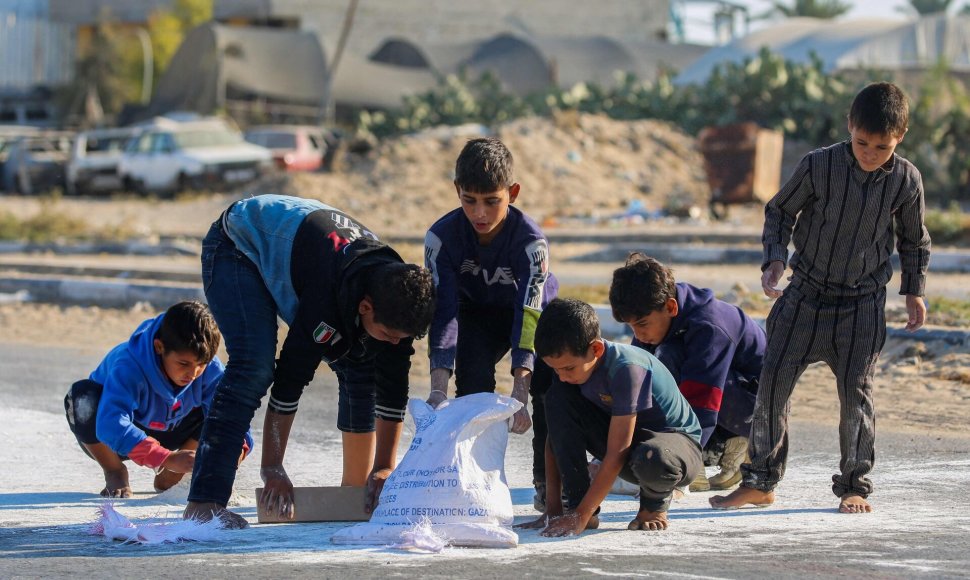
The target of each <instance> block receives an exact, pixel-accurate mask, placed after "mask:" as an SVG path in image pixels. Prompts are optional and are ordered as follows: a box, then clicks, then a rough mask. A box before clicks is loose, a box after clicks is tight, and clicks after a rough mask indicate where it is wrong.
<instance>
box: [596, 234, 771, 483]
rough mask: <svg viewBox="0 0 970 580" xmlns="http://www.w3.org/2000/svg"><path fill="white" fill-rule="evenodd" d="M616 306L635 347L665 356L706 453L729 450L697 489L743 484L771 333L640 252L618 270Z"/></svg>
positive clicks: (613, 300)
mask: <svg viewBox="0 0 970 580" xmlns="http://www.w3.org/2000/svg"><path fill="white" fill-rule="evenodd" d="M610 306H611V308H612V309H613V318H615V319H616V320H617V322H623V323H626V324H628V325H630V328H631V329H632V330H633V334H634V339H633V344H634V345H635V346H639V347H641V348H643V349H646V350H647V351H648V352H650V353H652V354H654V355H655V356H656V357H657V358H659V359H660V361H661V362H662V363H664V366H666V367H667V370H669V371H670V373H671V374H672V375H673V376H674V379H675V380H676V381H677V384H678V386H679V387H680V392H681V393H683V395H684V396H685V397H686V398H687V401H688V402H689V403H690V405H691V408H692V409H693V410H694V413H696V414H697V417H698V419H699V420H700V422H701V427H702V429H703V434H702V436H701V445H702V446H703V447H704V449H705V450H712V448H718V447H720V448H723V452H722V453H717V452H716V450H715V452H714V453H713V455H715V456H716V455H720V458H719V459H718V460H717V464H718V465H720V467H721V472H720V473H719V474H717V475H715V476H713V477H712V478H711V479H710V481H708V480H707V478H706V477H704V474H703V473H701V474H700V476H699V477H698V479H697V480H696V481H694V482H693V483H692V484H691V486H690V487H691V490H693V491H706V490H708V489H727V488H730V487H733V486H735V485H737V484H738V482H740V481H741V472H740V468H741V463H743V462H744V460H745V453H746V451H747V447H748V436H749V434H750V432H751V416H752V414H753V413H754V402H755V398H756V396H757V394H758V377H759V376H760V375H761V365H762V359H764V355H765V331H764V330H763V329H762V328H761V326H759V325H758V323H756V322H755V321H754V320H752V319H751V318H750V317H748V315H746V314H745V313H744V311H742V310H741V309H740V308H738V307H737V306H734V305H733V304H728V303H727V302H724V301H722V300H718V299H717V298H715V297H714V293H713V292H712V291H711V290H709V289H707V288H697V287H695V286H691V285H690V284H686V283H683V282H680V283H676V282H675V281H674V275H673V273H672V272H671V271H670V269H669V268H667V267H666V266H664V265H663V264H661V263H660V262H658V261H657V260H655V259H653V258H650V257H648V256H646V255H644V254H641V253H640V252H634V253H632V254H630V256H629V258H628V259H627V261H626V264H625V265H624V266H623V267H622V268H618V269H617V270H615V271H614V272H613V282H612V284H611V285H610Z"/></svg>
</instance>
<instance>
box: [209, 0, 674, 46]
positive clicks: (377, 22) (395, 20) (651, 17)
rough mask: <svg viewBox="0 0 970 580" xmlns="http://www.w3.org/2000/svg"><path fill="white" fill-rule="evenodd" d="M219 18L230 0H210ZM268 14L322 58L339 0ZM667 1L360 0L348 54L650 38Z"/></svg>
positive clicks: (302, 1) (660, 25) (343, 0)
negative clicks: (519, 40)
mask: <svg viewBox="0 0 970 580" xmlns="http://www.w3.org/2000/svg"><path fill="white" fill-rule="evenodd" d="M216 2H217V3H216V13H217V16H226V12H227V11H228V10H229V5H231V4H232V0H216ZM269 4H270V8H269V10H270V11H271V12H272V14H273V16H277V17H296V18H299V20H300V22H301V25H302V27H303V28H306V29H310V30H315V31H317V32H319V33H320V35H321V40H322V41H323V42H324V44H325V46H326V48H327V50H328V54H333V53H332V50H333V48H334V46H335V44H336V40H337V36H338V35H339V33H340V27H341V25H342V23H343V19H344V12H345V11H346V8H347V4H348V1H347V0H272V1H270V2H269ZM669 5H670V2H669V0H599V1H592V2H591V1H589V0H361V1H360V4H359V6H358V10H357V15H356V18H355V20H354V29H353V33H352V35H351V38H350V40H349V43H348V49H349V50H352V51H354V52H356V53H358V54H369V53H370V52H371V51H372V50H374V49H375V48H377V46H378V45H379V44H380V43H381V41H383V40H384V39H385V38H387V37H390V36H403V37H407V38H410V39H411V40H414V41H418V42H440V43H452V42H461V41H465V40H473V39H478V38H484V37H488V36H492V35H494V34H497V33H500V32H519V33H525V34H529V33H532V34H539V35H544V36H591V35H605V36H611V37H614V38H621V39H627V40H647V39H652V40H656V39H657V38H658V37H659V36H660V35H661V34H663V33H664V31H666V28H667V19H668V11H669Z"/></svg>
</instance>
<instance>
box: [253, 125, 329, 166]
mask: <svg viewBox="0 0 970 580" xmlns="http://www.w3.org/2000/svg"><path fill="white" fill-rule="evenodd" d="M245 135H246V141H249V142H250V143H253V144H254V145H260V146H262V147H266V148H267V149H269V150H270V151H271V152H272V153H273V161H275V162H276V166H277V167H279V168H280V169H283V170H286V171H316V170H318V169H323V168H327V166H328V163H327V162H328V161H329V160H330V157H332V156H331V155H328V152H330V150H331V149H332V148H333V147H334V146H336V138H335V137H334V135H333V133H331V132H330V131H327V130H326V129H322V128H320V127H313V126H310V125H260V126H256V127H250V128H249V129H248V130H247V131H246V134H245Z"/></svg>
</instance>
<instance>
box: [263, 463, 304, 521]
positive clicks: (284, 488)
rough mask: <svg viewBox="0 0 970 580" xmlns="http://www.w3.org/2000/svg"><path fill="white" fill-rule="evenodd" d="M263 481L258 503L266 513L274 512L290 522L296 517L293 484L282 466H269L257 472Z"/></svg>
mask: <svg viewBox="0 0 970 580" xmlns="http://www.w3.org/2000/svg"><path fill="white" fill-rule="evenodd" d="M259 475H260V477H262V479H263V492H262V493H260V494H259V503H260V505H262V506H263V508H264V509H265V510H266V511H268V512H271V513H272V512H274V511H275V512H276V513H277V514H278V515H279V516H280V517H281V518H285V519H288V520H292V519H293V518H294V516H295V515H296V506H295V505H294V503H293V484H292V483H291V482H290V478H289V477H288V476H287V475H286V470H285V469H283V466H282V465H271V466H268V467H263V468H261V469H260V470H259Z"/></svg>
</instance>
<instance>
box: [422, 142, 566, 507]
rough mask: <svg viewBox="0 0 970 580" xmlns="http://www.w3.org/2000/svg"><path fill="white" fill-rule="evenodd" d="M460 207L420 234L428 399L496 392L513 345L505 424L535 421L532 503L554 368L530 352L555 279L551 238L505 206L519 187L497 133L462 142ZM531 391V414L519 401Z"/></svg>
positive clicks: (539, 493)
mask: <svg viewBox="0 0 970 580" xmlns="http://www.w3.org/2000/svg"><path fill="white" fill-rule="evenodd" d="M455 191H456V192H457V193H458V200H459V202H460V203H461V207H460V208H458V209H455V210H454V211H451V212H449V213H447V214H445V215H444V216H443V217H442V218H441V219H439V220H438V221H437V222H435V223H434V225H432V226H431V229H429V230H428V233H427V234H426V236H425V241H424V245H425V265H426V266H427V267H428V268H429V269H430V270H431V272H432V275H433V276H434V282H435V287H436V288H437V296H438V305H437V308H436V309H435V314H434V321H433V322H432V324H431V332H430V335H429V343H430V344H429V348H428V351H429V357H430V362H431V393H430V395H429V397H428V404H430V405H432V406H435V407H436V406H438V405H439V404H441V402H442V401H444V400H445V399H447V398H448V381H449V379H450V377H451V373H452V370H454V372H455V387H456V391H457V392H456V395H457V396H459V397H461V396H463V395H468V394H471V393H482V392H494V391H495V364H496V363H498V361H499V360H501V359H502V357H503V356H505V353H507V352H508V351H509V349H510V348H511V350H512V376H513V388H512V396H513V397H515V398H516V399H518V400H519V401H521V402H522V409H521V410H520V411H519V412H517V413H516V414H515V416H514V417H513V421H512V432H514V433H519V434H521V433H525V432H526V431H527V430H528V429H529V425H530V424H532V426H533V439H532V449H533V479H534V484H535V486H536V496H535V502H534V503H535V505H536V509H538V510H539V511H543V502H544V501H545V462H544V461H543V458H542V455H543V452H544V450H545V442H546V425H545V411H544V410H543V405H542V399H543V396H544V394H545V391H546V389H548V385H549V382H550V381H551V380H552V373H551V372H550V371H549V369H548V368H547V367H546V366H545V365H544V364H542V363H541V361H536V357H535V351H534V348H533V344H532V341H533V334H534V332H535V325H536V320H538V318H539V313H540V312H541V311H542V309H543V307H545V305H546V304H547V303H548V302H549V301H550V300H552V299H553V298H555V297H556V291H557V289H558V287H559V283H558V282H557V281H556V278H555V276H553V275H552V274H551V273H549V244H548V241H547V240H546V237H545V235H544V234H543V233H542V230H540V229H539V226H538V225H536V223H535V222H534V221H532V220H531V219H530V218H529V217H528V216H527V215H525V214H524V213H522V212H521V211H519V210H518V209H516V208H514V207H512V206H511V204H512V203H514V202H515V200H516V198H517V197H518V195H519V191H520V186H519V184H518V183H515V182H514V181H513V178H512V154H511V153H510V152H509V150H508V148H506V147H505V145H504V144H502V142H501V141H499V140H498V139H494V138H487V139H473V140H471V141H469V142H468V143H467V144H465V147H464V148H463V149H462V151H461V154H460V155H459V156H458V161H457V162H456V164H455ZM530 392H531V394H532V420H531V421H530V419H529V412H528V409H527V406H526V399H527V395H528V394H529V393H530Z"/></svg>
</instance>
